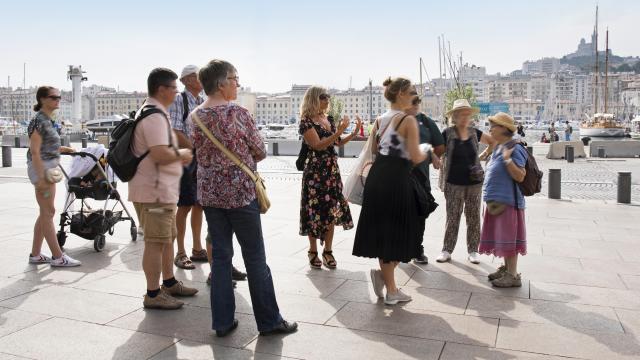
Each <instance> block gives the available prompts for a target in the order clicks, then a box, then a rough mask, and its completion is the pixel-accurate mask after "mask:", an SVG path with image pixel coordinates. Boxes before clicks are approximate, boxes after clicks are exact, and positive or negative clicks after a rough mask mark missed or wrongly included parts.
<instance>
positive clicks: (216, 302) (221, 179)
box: [187, 60, 298, 337]
mask: <svg viewBox="0 0 640 360" xmlns="http://www.w3.org/2000/svg"><path fill="white" fill-rule="evenodd" d="M198 79H199V80H200V82H201V83H202V86H203V87H204V92H205V93H206V94H207V100H206V101H205V102H204V103H203V104H202V105H200V106H198V107H197V108H196V109H195V110H194V111H193V112H192V113H191V115H190V118H189V119H187V121H188V122H189V124H191V125H188V126H190V129H191V131H190V132H191V140H192V142H193V146H194V147H195V148H196V149H197V150H198V151H197V152H196V156H197V159H198V199H200V203H201V204H202V208H203V209H204V214H205V216H206V218H207V227H208V229H209V234H210V235H211V246H212V258H213V262H212V266H211V270H212V271H211V272H212V274H213V275H212V283H211V314H212V317H213V329H214V330H216V335H217V336H220V337H222V336H226V335H228V334H229V333H231V332H232V331H233V330H235V329H236V328H237V327H238V320H237V319H235V318H234V315H235V310H236V305H235V300H234V298H235V297H234V293H233V283H232V278H231V277H232V275H231V274H232V265H231V259H232V258H233V242H232V241H233V235H234V234H235V235H236V238H237V239H238V243H239V244H240V248H241V250H242V258H243V260H244V265H245V267H246V269H247V277H248V280H249V292H250V293H251V303H252V304H253V314H254V317H255V320H256V324H257V326H258V331H260V334H261V335H269V334H276V333H291V332H294V331H296V329H297V328H298V325H297V324H296V323H294V322H288V321H285V320H284V319H283V318H282V316H281V315H280V310H279V308H278V303H277V301H276V295H275V291H274V289H273V279H272V277H271V270H270V269H269V266H267V262H266V256H265V249H264V238H263V237H262V223H261V221H260V207H259V205H258V200H257V199H256V190H255V184H254V183H253V181H252V180H251V178H250V177H249V176H248V175H247V174H246V173H245V172H244V171H242V169H240V168H239V167H238V166H236V165H235V164H234V163H233V162H232V161H231V160H230V159H229V158H227V157H226V156H225V155H224V153H223V152H222V151H220V150H219V149H218V148H217V147H216V146H215V145H214V144H213V143H212V142H211V141H210V140H209V139H208V138H207V136H206V135H205V134H204V132H202V130H200V128H199V126H196V125H195V124H194V121H193V120H194V119H196V116H197V119H200V121H202V123H203V125H204V126H206V127H207V128H208V129H209V130H210V131H211V132H212V133H213V135H214V136H215V137H216V138H217V139H218V141H220V142H221V143H222V144H224V146H225V147H226V148H227V149H229V151H231V152H233V153H234V154H236V156H237V157H238V158H239V159H240V160H241V161H242V162H243V163H245V164H246V165H247V166H248V167H249V168H251V169H253V170H255V169H256V163H257V162H259V161H261V160H263V159H264V158H265V157H266V156H267V153H266V149H265V146H264V141H263V140H262V138H261V137H260V133H259V132H258V128H257V127H256V124H255V121H254V120H253V118H252V117H251V114H249V111H248V110H247V109H245V108H243V107H241V106H238V105H236V104H233V103H232V101H234V100H236V99H237V97H238V87H239V86H240V79H239V78H238V75H237V71H236V69H235V67H234V66H233V65H231V64H230V63H229V62H227V61H224V60H212V61H210V62H209V63H208V64H207V65H205V66H204V67H203V68H201V69H200V71H199V73H198Z"/></svg>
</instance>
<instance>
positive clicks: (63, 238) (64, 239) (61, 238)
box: [56, 231, 67, 248]
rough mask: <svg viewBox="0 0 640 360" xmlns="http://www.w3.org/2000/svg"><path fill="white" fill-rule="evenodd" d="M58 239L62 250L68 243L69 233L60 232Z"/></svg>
mask: <svg viewBox="0 0 640 360" xmlns="http://www.w3.org/2000/svg"><path fill="white" fill-rule="evenodd" d="M56 235H57V238H58V245H60V248H62V247H63V246H64V244H65V243H66V242H67V233H66V232H64V231H58V234H56Z"/></svg>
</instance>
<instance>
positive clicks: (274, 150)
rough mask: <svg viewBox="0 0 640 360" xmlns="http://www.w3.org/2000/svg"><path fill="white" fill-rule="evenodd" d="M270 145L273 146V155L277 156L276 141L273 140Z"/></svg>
mask: <svg viewBox="0 0 640 360" xmlns="http://www.w3.org/2000/svg"><path fill="white" fill-rule="evenodd" d="M271 146H272V147H273V156H278V153H279V151H278V143H277V142H274V143H273V144H271Z"/></svg>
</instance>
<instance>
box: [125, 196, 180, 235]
mask: <svg viewBox="0 0 640 360" xmlns="http://www.w3.org/2000/svg"><path fill="white" fill-rule="evenodd" d="M133 206H134V207H135V209H136V213H137V214H138V219H139V221H140V226H141V227H142V228H143V229H144V241H145V242H153V243H162V244H173V241H174V240H175V239H176V236H177V235H178V229H177V228H176V209H177V205H176V204H160V203H149V204H147V203H133Z"/></svg>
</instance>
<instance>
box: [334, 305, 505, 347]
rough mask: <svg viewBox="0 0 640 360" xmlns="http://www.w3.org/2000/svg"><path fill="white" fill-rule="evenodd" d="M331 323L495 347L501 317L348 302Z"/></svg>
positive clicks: (380, 331) (387, 332)
mask: <svg viewBox="0 0 640 360" xmlns="http://www.w3.org/2000/svg"><path fill="white" fill-rule="evenodd" d="M327 324H328V325H332V326H339V327H345V328H349V329H357V330H366V331H374V332H379V333H384V334H393V335H399V336H411V337H419V338H423V339H432V340H442V341H453V342H457V343H462V344H471V345H484V346H494V345H495V340H496V330H497V328H498V319H492V318H482V317H475V316H464V315H455V314H447V313H436V312H429V311H422V310H415V309H405V308H404V307H402V306H398V307H394V308H385V307H384V306H381V305H372V304H360V303H349V304H348V305H347V306H345V307H344V308H342V309H341V310H340V311H339V312H338V313H337V314H336V315H335V317H334V318H333V319H331V320H330V321H329V322H328V323H327Z"/></svg>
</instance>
